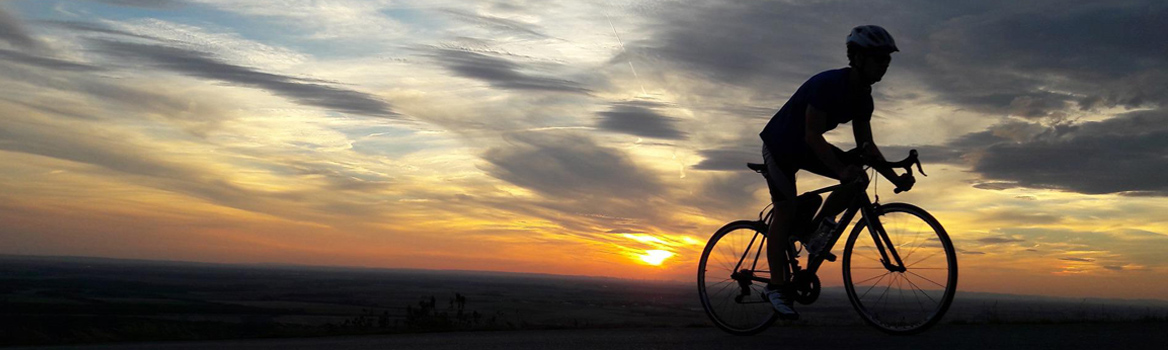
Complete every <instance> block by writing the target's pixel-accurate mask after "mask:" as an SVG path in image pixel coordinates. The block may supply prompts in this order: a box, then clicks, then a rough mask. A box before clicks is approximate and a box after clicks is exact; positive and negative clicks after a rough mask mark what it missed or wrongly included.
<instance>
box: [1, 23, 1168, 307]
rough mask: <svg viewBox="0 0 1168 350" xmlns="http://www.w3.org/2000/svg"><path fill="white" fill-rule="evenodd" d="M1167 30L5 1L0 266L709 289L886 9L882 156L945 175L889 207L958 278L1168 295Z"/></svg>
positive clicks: (806, 180)
mask: <svg viewBox="0 0 1168 350" xmlns="http://www.w3.org/2000/svg"><path fill="white" fill-rule="evenodd" d="M1165 23H1168V4H1165V3H1163V2H1161V1H1147V2H1138V1H1108V2H1096V3H1086V2H1084V3H1082V4H1080V3H1077V2H1073V1H1059V2H1048V1H1025V2H1018V1H1012V0H1010V1H968V2H952V1H927V0H921V1H862V2H860V1H857V2H835V1H826V2H819V1H816V2H808V1H790V2H783V1H773V2H762V1H732V0H721V1H702V2H692V1H652V0H646V1H617V0H613V1H446V0H417V1H364V0H353V1H308V0H303V1H296V0H285V1H228V0H154V1H151V0H95V1H53V0H25V1H20V0H13V1H4V2H0V164H3V166H0V254H21V255H67V256H98V257H116V258H140V259H165V260H184V261H206V262H224V263H287V264H306V265H342V266H367V267H391V268H425V269H462V270H494V271H517V272H535V273H553V274H572V275H595V276H613V277H624V278H641V279H667V280H678V281H692V280H693V278H694V277H693V276H694V274H695V271H696V267H697V259H698V258H699V256H700V254H701V249H702V248H703V246H704V244H705V242H706V240H707V239H708V238H709V236H710V234H712V233H713V232H714V230H716V229H717V228H718V227H720V226H721V225H722V224H724V223H726V222H728V221H731V220H737V219H751V218H756V217H757V215H758V212H759V210H761V209H762V208H763V206H765V205H766V204H767V202H768V201H769V196H768V194H767V191H766V184H765V182H764V180H763V178H762V177H760V176H759V175H758V174H755V173H753V172H751V171H749V170H748V169H746V167H745V163H746V162H748V161H749V162H761V156H760V155H759V148H760V146H761V141H760V140H759V138H758V132H759V131H761V130H762V127H763V126H764V125H765V124H766V122H767V121H768V120H769V118H770V117H771V115H773V114H774V112H775V111H777V110H778V108H779V107H781V106H782V104H783V103H784V102H786V100H787V98H788V97H790V96H791V94H792V93H794V91H795V89H796V88H798V86H799V85H800V84H801V83H803V82H804V81H805V80H806V79H807V78H809V77H810V76H812V75H814V74H815V73H818V72H821V71H824V70H828V69H835V68H840V67H844V66H846V65H847V58H846V56H845V53H844V39H845V37H846V36H847V34H848V32H849V30H850V29H851V28H852V27H854V26H856V25H861V24H878V25H882V26H884V27H885V28H887V29H888V30H889V31H890V32H891V33H892V35H893V36H895V38H896V41H897V44H898V46H899V47H900V50H901V52H898V53H895V54H894V55H893V60H892V64H891V67H890V68H889V71H888V74H887V75H886V76H885V79H884V81H882V82H880V83H878V84H876V85H875V86H874V88H873V97H874V99H875V104H876V111H875V113H874V117H873V121H872V123H873V129H874V133H875V139H876V142H877V143H878V144H879V145H881V147H882V148H883V149H884V152H885V154H887V155H888V156H889V158H896V159H899V158H901V157H904V156H905V155H907V151H908V149H910V148H916V149H918V150H919V151H920V152H921V159H922V161H923V162H924V170H925V172H926V173H928V174H929V176H928V177H922V176H918V177H917V185H916V187H915V188H914V189H913V190H912V191H911V192H909V193H906V194H899V195H894V194H893V193H892V192H891V189H892V186H891V185H890V184H889V183H888V182H886V181H881V182H880V184H879V194H880V199H881V201H883V202H910V203H914V204H916V205H919V206H921V207H923V208H926V209H928V210H929V211H930V212H932V213H933V214H934V215H935V216H936V217H937V218H938V219H939V220H940V221H941V222H942V223H943V224H944V225H945V227H946V228H947V229H948V231H949V234H950V236H951V237H952V238H953V239H954V243H955V245H956V246H957V248H958V250H959V256H958V258H959V261H960V269H961V270H960V271H961V272H960V273H961V280H960V284H959V290H961V291H990V292H1005V293H1018V294H1042V295H1056V296H1070V297H1090V296H1098V297H1122V298H1157V299H1168V255H1165V252H1166V251H1168V215H1165V213H1166V212H1168V175H1165V174H1166V173H1168V109H1166V108H1168V36H1165V35H1164V33H1163V31H1164V26H1165ZM850 130H851V129H850V128H849V126H848V125H841V126H840V127H839V128H837V129H836V130H834V131H832V132H831V133H829V134H828V140H829V141H831V142H833V143H836V144H837V145H840V146H841V147H844V148H846V147H849V145H851V143H852V140H851V131H850ZM799 183H800V190H801V191H805V190H809V189H814V188H817V187H820V186H824V185H828V184H830V182H829V181H827V180H826V179H823V178H818V177H816V176H814V175H802V176H801V177H800V179H799ZM869 193H875V192H874V189H873V188H869ZM840 251H842V249H840V248H837V253H838V252H840ZM821 276H822V277H823V279H824V281H825V284H827V285H838V284H839V280H840V277H839V271H838V264H828V267H827V268H826V269H825V270H823V271H822V273H821Z"/></svg>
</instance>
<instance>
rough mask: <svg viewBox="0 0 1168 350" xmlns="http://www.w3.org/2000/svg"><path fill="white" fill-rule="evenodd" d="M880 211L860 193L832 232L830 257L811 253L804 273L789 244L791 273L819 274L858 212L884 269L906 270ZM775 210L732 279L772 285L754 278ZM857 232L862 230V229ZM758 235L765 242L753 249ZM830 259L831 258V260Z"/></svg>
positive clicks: (827, 249)
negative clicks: (748, 261)
mask: <svg viewBox="0 0 1168 350" xmlns="http://www.w3.org/2000/svg"><path fill="white" fill-rule="evenodd" d="M841 186H843V185H834V186H828V187H824V188H821V189H818V190H814V191H810V192H807V193H805V194H821V193H826V192H831V191H834V190H836V189H838V188H840V187H841ZM879 208H880V205H879V204H878V203H872V201H871V199H869V198H868V195H867V193H865V194H863V195H860V194H857V195H856V196H855V198H854V199H853V200H852V204H851V205H849V206H848V208H847V210H845V211H844V213H843V216H841V217H840V221H839V225H837V226H836V228H835V230H834V231H832V232H831V238H830V239H829V240H828V242H827V244H826V245H825V246H824V248H823V249H824V251H825V252H828V254H819V255H818V256H817V255H811V254H809V255H808V259H807V269H805V270H803V269H801V268H800V267H799V260H798V256H797V255H795V250H794V249H793V248H794V247H793V246H790V245H789V246H788V248H787V257H788V258H787V264H788V265H789V268H790V269H791V272H792V274H794V273H795V272H798V271H809V272H810V273H812V274H815V273H817V272H818V271H819V267H820V266H822V265H823V262H824V260H830V261H834V260H835V259H834V255H831V254H830V252H831V250H832V249H833V248H835V244H836V243H837V242H838V241H839V239H840V238H842V237H843V233H844V230H846V229H847V228H848V226H849V225H851V222H852V219H855V218H856V214H857V213H859V214H861V215H863V218H862V219H860V220H862V221H859V223H858V224H857V225H859V224H863V225H867V227H868V233H869V234H871V235H872V240H873V241H874V242H875V243H876V249H877V250H878V251H879V252H880V256H881V259H880V260H881V261H880V262H881V263H883V264H884V267H885V268H887V269H888V270H889V271H894V272H904V271H906V268H905V266H904V262H903V261H901V259H900V254H899V253H898V252H897V251H896V247H894V246H893V245H892V242H891V240H890V239H889V238H888V234H887V232H885V231H884V226H883V225H882V224H881V223H880V220H879V219H878V217H877V216H876V214H875V213H876V212H877V211H878V209H879ZM773 211H774V209H773V208H772V209H771V211H770V212H768V213H767V214H766V215H764V216H763V217H762V219H761V220H760V221H758V225H759V227H758V231H759V233H760V235H756V236H755V237H754V238H752V239H751V242H750V244H749V245H748V246H747V247H749V248H748V249H747V250H745V251H743V252H742V257H740V258H739V259H738V264H737V265H736V266H735V271H736V272H735V273H734V274H732V275H731V278H734V279H735V280H738V281H739V283H745V282H746V281H757V282H762V283H770V279H769V278H763V277H758V276H755V275H754V272H756V271H760V270H758V269H757V267H758V259H759V257H760V255H761V253H762V247H764V246H766V240H767V237H766V232H769V231H768V228H769V227H768V225H767V221H768V220H767V219H769V218H770V217H771V216H772V215H773ZM855 229H859V227H857V228H855ZM758 236H762V239H761V240H759V246H758V247H757V248H754V241H755V239H757V238H758ZM751 250H754V261H753V262H751V266H750V269H743V268H742V263H743V262H744V261H745V260H746V257H747V255H748V254H749V253H751ZM829 257H831V258H830V259H829ZM768 269H769V267H768ZM767 272H770V271H767ZM743 273H745V274H747V276H742V275H741V274H743ZM772 275H773V273H772ZM743 277H745V278H743Z"/></svg>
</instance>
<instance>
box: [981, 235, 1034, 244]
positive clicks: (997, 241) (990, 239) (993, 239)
mask: <svg viewBox="0 0 1168 350" xmlns="http://www.w3.org/2000/svg"><path fill="white" fill-rule="evenodd" d="M977 241H978V242H981V243H986V244H1002V243H1021V242H1025V241H1026V240H1024V239H1019V238H1013V237H1005V236H1002V237H985V238H980V239H978V240H977Z"/></svg>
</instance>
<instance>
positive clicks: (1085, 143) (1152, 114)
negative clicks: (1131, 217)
mask: <svg viewBox="0 0 1168 350" xmlns="http://www.w3.org/2000/svg"><path fill="white" fill-rule="evenodd" d="M1165 154H1168V112H1165V111H1160V110H1156V111H1141V112H1132V113H1128V114H1124V115H1121V116H1119V117H1115V118H1113V119H1108V120H1104V121H1100V122H1087V123H1080V124H1073V125H1055V126H1052V127H1049V128H1047V129H1046V130H1044V131H1043V132H1041V133H1038V134H1035V135H1033V136H1032V137H1031V138H1030V139H1028V140H1026V141H1022V142H1002V143H997V144H994V145H992V146H989V147H987V148H985V149H984V151H981V152H979V154H978V156H977V160H976V162H975V163H974V164H973V170H974V171H975V172H977V173H980V174H981V175H982V176H983V177H985V178H988V179H992V180H1003V181H1009V182H1013V183H1017V184H1018V185H1019V186H1025V187H1032V188H1054V189H1062V190H1067V191H1073V192H1079V193H1085V194H1106V193H1132V194H1141V195H1157V196H1166V195H1168V177H1166V176H1163V174H1165V173H1168V158H1165V157H1164V155H1165Z"/></svg>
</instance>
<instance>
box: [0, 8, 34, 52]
mask: <svg viewBox="0 0 1168 350" xmlns="http://www.w3.org/2000/svg"><path fill="white" fill-rule="evenodd" d="M0 40H3V41H6V42H8V44H10V45H12V46H16V47H19V48H23V49H39V48H40V47H41V44H40V42H38V41H37V40H36V39H33V37H32V36H31V35H29V34H28V31H25V30H24V25H23V24H22V23H21V22H20V20H19V19H17V18H16V17H14V16H12V15H11V14H9V13H8V12H7V11H5V10H4V7H0Z"/></svg>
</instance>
